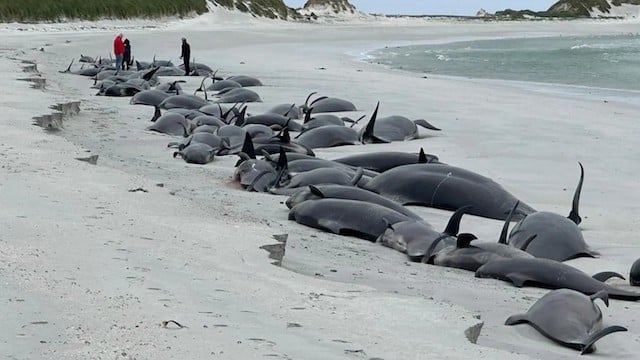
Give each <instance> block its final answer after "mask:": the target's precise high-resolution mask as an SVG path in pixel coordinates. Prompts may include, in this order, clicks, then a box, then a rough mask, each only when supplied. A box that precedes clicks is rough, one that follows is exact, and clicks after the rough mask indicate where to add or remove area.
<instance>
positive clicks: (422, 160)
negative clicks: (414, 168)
mask: <svg viewBox="0 0 640 360" xmlns="http://www.w3.org/2000/svg"><path fill="white" fill-rule="evenodd" d="M428 162H429V159H427V154H425V153H424V149H423V148H420V152H419V153H418V164H426V163H428Z"/></svg>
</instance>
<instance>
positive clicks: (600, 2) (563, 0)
mask: <svg viewBox="0 0 640 360" xmlns="http://www.w3.org/2000/svg"><path fill="white" fill-rule="evenodd" d="M611 4H612V5H613V6H620V5H622V4H631V5H640V0H613V1H611ZM592 9H598V10H600V11H601V12H603V13H605V14H608V13H609V11H610V10H611V5H610V4H609V2H608V1H607V0H560V1H558V2H557V3H555V4H553V5H552V6H551V7H550V8H549V10H547V11H538V12H536V11H531V10H511V9H507V10H504V11H498V12H496V18H499V19H512V20H518V19H523V18H525V17H526V16H529V17H536V18H551V17H552V18H585V17H590V16H591V10H592Z"/></svg>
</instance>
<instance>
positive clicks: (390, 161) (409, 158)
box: [333, 148, 440, 173]
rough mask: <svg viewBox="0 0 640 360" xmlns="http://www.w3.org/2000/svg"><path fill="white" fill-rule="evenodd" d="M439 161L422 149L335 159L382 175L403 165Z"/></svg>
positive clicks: (366, 153)
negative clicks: (415, 151)
mask: <svg viewBox="0 0 640 360" xmlns="http://www.w3.org/2000/svg"><path fill="white" fill-rule="evenodd" d="M438 160H439V159H438V157H437V156H436V155H432V154H426V153H425V152H424V149H423V148H420V151H419V152H417V153H407V152H401V151H376V152H365V153H362V154H355V155H347V156H344V157H341V158H337V159H334V160H333V161H337V162H339V163H343V164H347V165H351V166H356V167H363V168H365V169H368V170H372V171H376V172H379V173H382V172H385V171H387V170H389V169H393V168H395V167H398V166H402V165H411V164H426V163H436V164H439V163H440V162H439V161H438Z"/></svg>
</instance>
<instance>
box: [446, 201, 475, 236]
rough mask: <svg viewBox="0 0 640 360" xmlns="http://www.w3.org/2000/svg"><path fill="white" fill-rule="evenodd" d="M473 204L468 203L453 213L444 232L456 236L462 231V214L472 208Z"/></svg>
mask: <svg viewBox="0 0 640 360" xmlns="http://www.w3.org/2000/svg"><path fill="white" fill-rule="evenodd" d="M472 207H473V206H471V205H467V206H463V207H461V208H459V209H458V210H456V211H455V212H454V213H453V215H451V217H450V218H449V223H447V227H446V228H445V229H444V231H443V234H447V235H449V236H456V235H458V232H459V231H460V220H462V215H464V214H465V213H466V212H467V210H469V209H471V208H472Z"/></svg>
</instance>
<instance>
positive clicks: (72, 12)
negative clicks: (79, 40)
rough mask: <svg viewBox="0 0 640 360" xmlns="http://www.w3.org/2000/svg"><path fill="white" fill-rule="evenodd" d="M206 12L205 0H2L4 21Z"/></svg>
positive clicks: (108, 17)
mask: <svg viewBox="0 0 640 360" xmlns="http://www.w3.org/2000/svg"><path fill="white" fill-rule="evenodd" d="M206 11H207V5H206V1H205V0H180V1H176V0H19V1H14V0H0V21H1V22H35V21H53V22H55V21H64V20H72V19H73V20H79V19H82V20H99V19H129V18H157V17H162V16H185V15H189V14H192V13H196V14H202V13H204V12H206Z"/></svg>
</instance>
